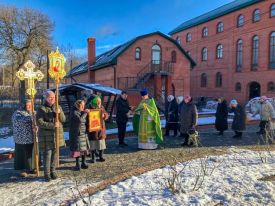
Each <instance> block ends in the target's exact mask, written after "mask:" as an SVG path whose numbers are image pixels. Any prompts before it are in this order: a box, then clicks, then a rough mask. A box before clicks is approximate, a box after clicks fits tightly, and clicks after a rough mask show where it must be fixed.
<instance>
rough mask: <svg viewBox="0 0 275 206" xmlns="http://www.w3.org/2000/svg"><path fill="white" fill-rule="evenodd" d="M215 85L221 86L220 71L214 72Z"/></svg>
mask: <svg viewBox="0 0 275 206" xmlns="http://www.w3.org/2000/svg"><path fill="white" fill-rule="evenodd" d="M216 87H222V74H221V73H220V72H218V73H217V74H216Z"/></svg>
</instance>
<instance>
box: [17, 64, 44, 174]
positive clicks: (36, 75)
mask: <svg viewBox="0 0 275 206" xmlns="http://www.w3.org/2000/svg"><path fill="white" fill-rule="evenodd" d="M24 67H25V68H26V69H27V71H25V70H23V69H19V71H18V72H16V76H17V77H18V78H19V79H20V80H21V81H24V80H26V81H27V87H28V88H27V90H26V93H27V94H28V95H29V97H30V98H31V102H32V128H33V147H34V158H35V169H36V176H37V177H39V163H38V162H39V149H38V137H37V124H36V117H35V110H34V97H35V94H36V92H37V91H36V89H35V81H36V80H37V81H41V80H42V79H43V77H44V74H43V73H42V72H41V71H39V70H37V71H36V72H35V71H33V70H34V68H35V65H34V64H33V63H32V62H31V61H30V60H28V61H27V62H26V63H25V64H24Z"/></svg>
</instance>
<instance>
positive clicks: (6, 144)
mask: <svg viewBox="0 0 275 206" xmlns="http://www.w3.org/2000/svg"><path fill="white" fill-rule="evenodd" d="M205 112H206V113H207V112H211V111H205ZM228 122H229V123H231V122H232V119H228ZM165 124H166V121H165V120H161V127H162V128H164V127H165ZM209 124H215V117H213V116H211V117H200V118H199V119H198V125H209ZM9 131H10V129H9V128H7V127H3V128H0V135H2V136H3V135H4V134H6V133H7V132H9ZM126 131H127V132H132V131H133V125H132V122H128V123H127V127H126ZM106 132H107V135H111V134H117V132H118V130H117V128H114V129H108V130H107V131H106ZM64 138H65V140H69V133H68V132H65V133H64ZM12 151H14V141H13V137H12V136H7V137H5V138H0V154H1V153H6V152H12Z"/></svg>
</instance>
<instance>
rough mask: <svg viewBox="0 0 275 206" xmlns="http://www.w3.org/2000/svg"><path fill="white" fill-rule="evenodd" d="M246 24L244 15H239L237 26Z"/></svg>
mask: <svg viewBox="0 0 275 206" xmlns="http://www.w3.org/2000/svg"><path fill="white" fill-rule="evenodd" d="M243 25H244V15H242V14H241V15H239V16H238V20H237V26H238V27H242V26H243Z"/></svg>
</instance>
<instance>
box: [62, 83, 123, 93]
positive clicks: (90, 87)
mask: <svg viewBox="0 0 275 206" xmlns="http://www.w3.org/2000/svg"><path fill="white" fill-rule="evenodd" d="M75 88H76V89H80V90H93V91H98V92H102V93H108V94H113V95H117V94H121V90H119V89H115V88H113V87H108V86H104V85H101V84H96V83H94V84H90V83H76V84H62V85H60V87H59V89H58V91H59V92H61V93H62V92H64V91H66V90H71V89H75Z"/></svg>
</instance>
